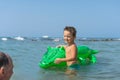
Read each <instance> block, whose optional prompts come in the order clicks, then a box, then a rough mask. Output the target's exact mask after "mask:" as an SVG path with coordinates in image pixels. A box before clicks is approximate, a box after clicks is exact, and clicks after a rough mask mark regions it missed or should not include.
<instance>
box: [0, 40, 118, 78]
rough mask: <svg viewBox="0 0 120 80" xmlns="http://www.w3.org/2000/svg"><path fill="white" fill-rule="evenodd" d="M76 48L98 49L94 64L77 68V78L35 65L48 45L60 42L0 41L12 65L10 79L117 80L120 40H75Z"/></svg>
mask: <svg viewBox="0 0 120 80" xmlns="http://www.w3.org/2000/svg"><path fill="white" fill-rule="evenodd" d="M75 42H76V44H77V45H86V46H88V47H89V48H91V49H95V50H99V53H98V54H96V55H95V56H96V57H97V63H95V64H90V65H84V66H80V70H79V71H78V72H77V75H75V76H70V75H66V74H65V71H64V70H60V69H42V68H40V67H39V66H38V63H39V61H40V60H41V58H42V56H43V54H44V53H45V52H46V50H47V47H48V46H52V47H55V46H57V45H59V44H63V43H64V41H63V40H62V39H59V38H57V39H48V38H47V39H41V38H25V39H12V38H2V39H0V51H3V52H5V53H7V54H9V55H10V56H11V57H12V59H13V63H14V74H13V75H12V77H11V80H119V79H120V40H119V39H118V40H116V39H115V40H113V39H95V38H94V39H86V38H83V39H82V40H81V39H76V41H75Z"/></svg>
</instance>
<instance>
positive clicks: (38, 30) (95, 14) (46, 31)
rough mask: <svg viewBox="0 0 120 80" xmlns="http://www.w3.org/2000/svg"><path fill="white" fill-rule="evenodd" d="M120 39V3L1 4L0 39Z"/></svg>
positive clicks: (18, 0) (7, 0)
mask: <svg viewBox="0 0 120 80" xmlns="http://www.w3.org/2000/svg"><path fill="white" fill-rule="evenodd" d="M65 26H74V27H75V28H76V30H77V37H118V38H120V0H0V36H24V37H41V36H44V35H48V36H50V37H61V36H63V29H64V27H65Z"/></svg>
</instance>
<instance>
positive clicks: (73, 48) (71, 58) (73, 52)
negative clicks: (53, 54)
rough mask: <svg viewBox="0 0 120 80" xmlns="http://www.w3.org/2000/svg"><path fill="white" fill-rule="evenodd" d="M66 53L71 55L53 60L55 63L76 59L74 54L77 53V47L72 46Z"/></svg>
mask: <svg viewBox="0 0 120 80" xmlns="http://www.w3.org/2000/svg"><path fill="white" fill-rule="evenodd" d="M68 54H71V56H70V57H66V58H57V59H56V60H55V63H56V64H59V63H60V62H64V61H65V62H67V61H74V60H76V55H77V48H76V46H73V47H72V49H71V51H70V53H68Z"/></svg>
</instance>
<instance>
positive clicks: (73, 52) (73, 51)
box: [55, 26, 79, 74]
mask: <svg viewBox="0 0 120 80" xmlns="http://www.w3.org/2000/svg"><path fill="white" fill-rule="evenodd" d="M75 38H76V29H75V28H74V27H72V26H66V27H65V28H64V41H65V42H66V43H67V45H65V46H64V48H65V51H66V57H65V58H57V59H56V60H55V63H56V64H59V63H60V62H63V61H65V62H66V63H67V66H68V70H67V73H68V74H69V73H72V72H73V71H75V70H77V69H78V68H79V65H78V64H77V46H76V44H75V42H74V40H75Z"/></svg>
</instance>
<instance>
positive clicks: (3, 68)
mask: <svg viewBox="0 0 120 80" xmlns="http://www.w3.org/2000/svg"><path fill="white" fill-rule="evenodd" d="M12 74H13V62H12V58H11V57H10V56H9V55H7V54H5V53H3V52H0V80H9V79H10V78H11V76H12Z"/></svg>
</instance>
